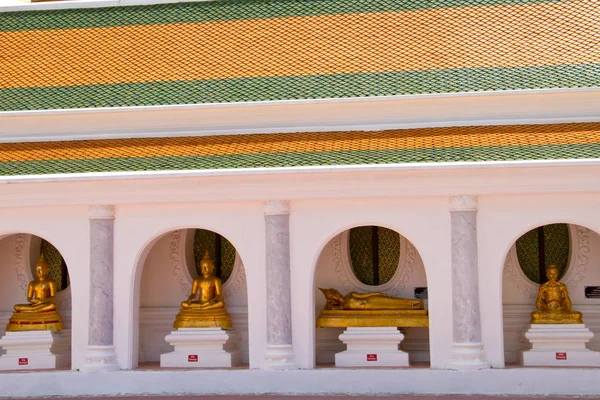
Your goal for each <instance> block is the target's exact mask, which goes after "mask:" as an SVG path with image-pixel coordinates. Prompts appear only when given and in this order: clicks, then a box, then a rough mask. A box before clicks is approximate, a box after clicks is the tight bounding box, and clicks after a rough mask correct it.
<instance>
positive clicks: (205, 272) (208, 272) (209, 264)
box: [200, 250, 215, 277]
mask: <svg viewBox="0 0 600 400" xmlns="http://www.w3.org/2000/svg"><path fill="white" fill-rule="evenodd" d="M214 271H215V263H214V262H213V260H212V259H211V258H210V255H208V250H206V251H205V252H204V257H202V260H200V273H201V274H202V276H204V277H209V276H212V275H213V274H214Z"/></svg>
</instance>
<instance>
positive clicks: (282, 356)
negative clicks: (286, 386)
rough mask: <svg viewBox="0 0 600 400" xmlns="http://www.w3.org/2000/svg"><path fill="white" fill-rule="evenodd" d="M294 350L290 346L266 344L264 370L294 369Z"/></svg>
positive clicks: (295, 366)
mask: <svg viewBox="0 0 600 400" xmlns="http://www.w3.org/2000/svg"><path fill="white" fill-rule="evenodd" d="M294 360H295V358H294V348H293V347H292V345H290V344H268V345H266V347H265V364H264V366H263V368H264V369H272V370H277V369H280V370H284V369H296V368H298V366H297V365H296V363H295V361H294Z"/></svg>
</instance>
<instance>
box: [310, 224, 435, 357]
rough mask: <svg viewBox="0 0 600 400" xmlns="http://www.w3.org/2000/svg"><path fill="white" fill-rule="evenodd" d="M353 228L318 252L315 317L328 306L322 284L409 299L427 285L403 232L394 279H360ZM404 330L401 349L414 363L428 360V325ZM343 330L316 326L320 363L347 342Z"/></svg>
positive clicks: (343, 346)
mask: <svg viewBox="0 0 600 400" xmlns="http://www.w3.org/2000/svg"><path fill="white" fill-rule="evenodd" d="M382 228H383V227H382ZM351 229H352V228H351ZM351 229H348V230H345V231H343V232H341V233H339V234H338V235H336V236H335V237H333V239H331V240H330V241H329V242H328V243H327V244H326V245H325V246H324V248H323V250H322V251H321V254H320V255H319V258H318V261H317V265H316V269H315V277H314V296H315V319H316V318H317V317H318V315H319V313H320V312H321V310H322V309H323V307H324V306H325V298H324V296H323V294H322V293H321V292H320V291H319V290H318V289H317V288H319V287H323V288H330V287H331V288H335V289H337V290H339V291H340V292H341V293H343V294H346V293H348V292H351V291H355V292H359V293H366V292H375V291H376V292H382V293H386V294H389V295H391V296H394V297H403V298H410V299H412V298H415V289H417V291H419V293H422V291H421V289H422V288H427V276H426V273H425V268H424V265H423V261H422V260H421V257H420V256H419V252H418V251H417V249H416V248H415V246H414V245H413V244H412V243H411V242H410V241H409V240H408V239H406V238H405V237H404V236H402V235H400V234H399V242H398V251H399V257H398V264H397V266H396V270H395V272H394V273H393V276H392V277H391V279H389V280H388V281H387V282H385V283H383V284H381V285H376V286H373V285H368V284H365V283H363V282H361V281H360V280H359V279H358V277H357V276H356V274H355V271H354V268H353V266H352V259H351V249H350V246H351V241H350V231H351ZM384 229H387V228H384ZM424 303H425V307H426V308H427V306H428V301H427V299H425V300H424ZM402 331H403V332H404V335H405V338H404V340H403V341H402V344H401V349H402V350H403V351H406V352H408V353H409V356H410V360H411V363H429V361H430V354H429V331H428V329H427V328H404V329H403V330H402ZM342 332H343V328H319V329H316V335H315V339H316V363H317V365H319V364H321V365H324V364H333V363H334V356H335V353H338V352H340V351H344V350H345V345H344V344H343V343H342V342H341V341H340V340H339V339H338V336H339V335H340V334H341V333H342Z"/></svg>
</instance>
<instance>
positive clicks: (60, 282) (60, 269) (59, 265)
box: [36, 239, 70, 292]
mask: <svg viewBox="0 0 600 400" xmlns="http://www.w3.org/2000/svg"><path fill="white" fill-rule="evenodd" d="M40 252H41V253H42V254H43V255H44V259H45V260H46V262H47V263H48V275H50V278H52V279H53V280H54V281H55V282H56V286H57V289H58V291H59V292H60V291H61V290H64V289H66V288H67V287H69V284H70V280H69V271H68V270H67V264H65V261H64V259H63V257H62V255H61V254H60V252H59V251H58V250H57V249H56V247H54V246H53V245H52V244H51V243H50V242H48V241H46V240H44V239H42V246H41V250H40ZM36 261H37V260H36Z"/></svg>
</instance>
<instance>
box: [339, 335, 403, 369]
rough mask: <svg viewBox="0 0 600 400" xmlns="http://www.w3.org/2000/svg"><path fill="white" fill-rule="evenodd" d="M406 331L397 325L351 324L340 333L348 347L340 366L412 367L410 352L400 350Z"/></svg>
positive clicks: (341, 357)
mask: <svg viewBox="0 0 600 400" xmlns="http://www.w3.org/2000/svg"><path fill="white" fill-rule="evenodd" d="M403 339H404V335H403V334H402V333H400V331H399V330H398V328H393V327H350V328H347V329H346V330H345V331H344V333H342V334H341V335H340V340H341V341H342V342H344V343H345V344H346V351H342V352H341V353H337V354H336V355H335V366H336V367H408V365H409V362H408V353H405V352H403V351H401V350H398V348H399V346H400V342H402V340H403Z"/></svg>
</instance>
